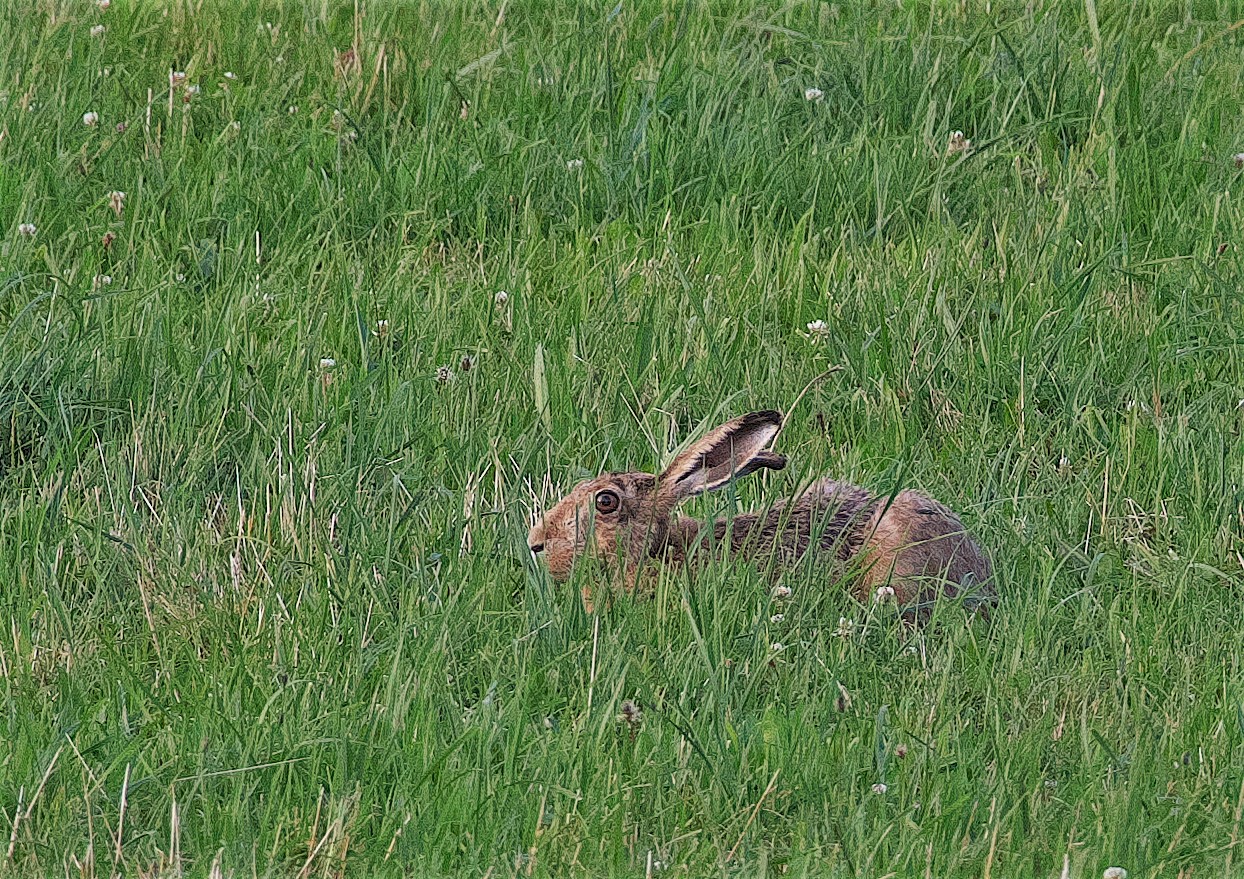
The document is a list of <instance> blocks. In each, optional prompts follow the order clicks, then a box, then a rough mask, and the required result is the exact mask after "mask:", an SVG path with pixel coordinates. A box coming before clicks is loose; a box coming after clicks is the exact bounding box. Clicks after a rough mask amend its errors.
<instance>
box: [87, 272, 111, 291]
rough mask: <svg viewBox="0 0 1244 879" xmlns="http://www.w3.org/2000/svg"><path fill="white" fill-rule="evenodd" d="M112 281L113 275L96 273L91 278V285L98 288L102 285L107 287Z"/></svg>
mask: <svg viewBox="0 0 1244 879" xmlns="http://www.w3.org/2000/svg"><path fill="white" fill-rule="evenodd" d="M111 283H112V275H96V276H95V277H94V278H93V279H92V280H91V287H92V288H93V289H95V290H98V289H99V288H100V287H107V286H108V285H109V284H111Z"/></svg>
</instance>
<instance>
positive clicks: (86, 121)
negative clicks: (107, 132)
mask: <svg viewBox="0 0 1244 879" xmlns="http://www.w3.org/2000/svg"><path fill="white" fill-rule="evenodd" d="M82 124H83V125H86V126H88V127H90V128H94V127H95V126H96V125H98V124H99V114H98V113H96V112H95V111H94V110H87V111H86V112H85V113H83V114H82Z"/></svg>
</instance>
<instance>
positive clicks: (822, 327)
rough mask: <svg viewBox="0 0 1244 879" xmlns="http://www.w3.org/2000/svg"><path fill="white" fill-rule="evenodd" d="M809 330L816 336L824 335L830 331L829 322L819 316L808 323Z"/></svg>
mask: <svg viewBox="0 0 1244 879" xmlns="http://www.w3.org/2000/svg"><path fill="white" fill-rule="evenodd" d="M808 332H809V333H811V334H812V335H814V336H823V335H825V334H826V333H828V332H829V324H827V323H825V321H823V320H821V319H820V318H819V317H818V318H817V319H816V320H814V321H810V322H809V323H808Z"/></svg>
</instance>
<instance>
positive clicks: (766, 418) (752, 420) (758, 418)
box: [745, 409, 782, 427]
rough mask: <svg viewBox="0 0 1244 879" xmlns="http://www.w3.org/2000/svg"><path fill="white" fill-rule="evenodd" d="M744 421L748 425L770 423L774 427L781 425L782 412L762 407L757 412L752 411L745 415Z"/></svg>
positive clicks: (757, 425) (756, 425) (754, 425)
mask: <svg viewBox="0 0 1244 879" xmlns="http://www.w3.org/2000/svg"><path fill="white" fill-rule="evenodd" d="M745 421H746V423H747V425H748V426H749V427H759V426H760V425H762V424H772V425H773V426H774V427H780V426H781V425H782V413H781V412H779V411H777V410H776V409H762V410H760V411H759V412H752V413H750V414H748V415H747V416H745Z"/></svg>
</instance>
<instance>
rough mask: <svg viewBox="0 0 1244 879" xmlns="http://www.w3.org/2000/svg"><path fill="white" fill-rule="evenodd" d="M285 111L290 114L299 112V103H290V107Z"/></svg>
mask: <svg viewBox="0 0 1244 879" xmlns="http://www.w3.org/2000/svg"><path fill="white" fill-rule="evenodd" d="M285 112H286V113H288V114H289V115H291V116H293V115H295V114H296V113H297V112H298V105H297V104H290V105H289V109H287V110H286V111H285Z"/></svg>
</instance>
